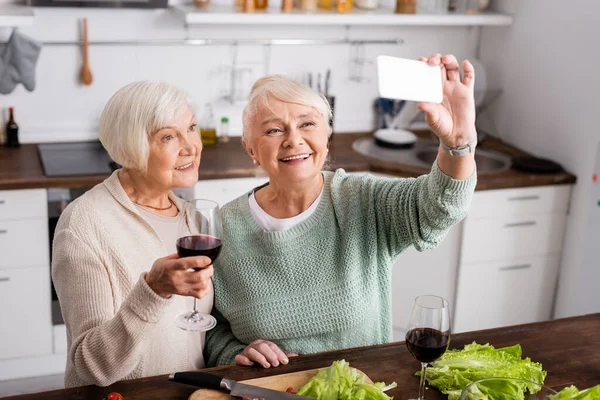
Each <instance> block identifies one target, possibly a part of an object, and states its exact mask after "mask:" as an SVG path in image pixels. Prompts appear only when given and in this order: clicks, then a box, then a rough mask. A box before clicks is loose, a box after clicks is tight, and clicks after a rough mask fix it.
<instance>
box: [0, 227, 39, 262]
mask: <svg viewBox="0 0 600 400" xmlns="http://www.w3.org/2000/svg"><path fill="white" fill-rule="evenodd" d="M48 242H49V241H48V220H47V219H23V220H0V254H2V257H0V270H1V269H3V268H15V267H30V266H33V265H44V264H48V263H49V262H50V254H49V252H48V251H49V250H48V246H49V243H48Z"/></svg>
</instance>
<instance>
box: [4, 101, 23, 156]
mask: <svg viewBox="0 0 600 400" xmlns="http://www.w3.org/2000/svg"><path fill="white" fill-rule="evenodd" d="M8 110H9V113H10V116H9V119H8V122H7V123H6V144H5V145H6V147H19V146H20V144H19V125H17V123H16V122H15V115H14V108H13V107H10V108H9V109H8Z"/></svg>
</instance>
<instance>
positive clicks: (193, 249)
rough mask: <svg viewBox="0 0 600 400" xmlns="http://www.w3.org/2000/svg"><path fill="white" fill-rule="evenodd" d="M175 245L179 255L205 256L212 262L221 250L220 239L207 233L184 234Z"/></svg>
mask: <svg viewBox="0 0 600 400" xmlns="http://www.w3.org/2000/svg"><path fill="white" fill-rule="evenodd" d="M175 245H176V246H177V254H179V257H194V256H206V257H208V258H210V259H211V261H213V262H214V261H215V260H216V258H217V257H218V256H219V253H220V252H221V239H219V238H216V237H214V236H209V235H192V236H184V237H182V238H179V239H177V242H176V243H175Z"/></svg>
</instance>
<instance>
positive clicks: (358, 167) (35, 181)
mask: <svg viewBox="0 0 600 400" xmlns="http://www.w3.org/2000/svg"><path fill="white" fill-rule="evenodd" d="M366 135H370V133H343V134H336V135H334V137H333V140H332V142H331V144H330V151H329V155H330V157H331V168H344V169H345V170H346V171H376V172H385V173H390V174H394V175H397V176H401V177H414V176H418V175H422V174H426V173H427V172H429V171H428V170H427V169H424V168H419V167H414V166H410V165H399V164H397V163H391V162H385V161H380V160H377V159H371V158H367V157H365V156H362V155H360V154H359V153H357V152H355V151H354V150H353V149H352V143H353V142H354V141H355V140H356V139H359V138H361V137H363V136H366ZM480 147H481V148H483V149H491V150H497V151H500V152H502V153H505V154H508V155H520V154H523V153H522V152H521V151H520V150H518V149H516V148H514V147H511V146H508V145H506V144H504V143H502V142H500V141H498V140H496V139H494V138H492V137H490V138H489V139H487V140H485V141H484V142H483V143H482V144H481V146H480ZM255 173H256V168H255V167H254V166H253V165H252V161H251V159H250V157H248V155H246V153H245V151H244V149H243V147H242V144H241V140H240V138H239V137H233V138H231V140H230V141H229V142H228V143H222V144H217V145H214V146H205V147H204V150H203V151H202V160H201V162H200V169H199V179H219V178H242V177H251V176H254V175H255ZM106 177H107V175H97V176H67V177H46V176H44V170H43V168H42V163H41V161H40V157H39V154H38V150H37V145H35V144H24V145H22V146H21V147H20V148H18V149H11V148H6V147H2V146H0V190H8V189H35V188H90V187H93V186H94V185H97V184H98V183H100V182H102V181H103V180H104V179H106ZM575 180H576V178H575V176H573V175H572V174H569V173H567V172H564V173H559V174H548V175H540V174H528V173H524V172H519V171H517V170H513V169H510V170H508V171H504V172H501V173H498V174H494V175H480V176H479V177H478V182H477V190H486V189H505V188H511V187H527V186H542V185H556V184H568V183H575Z"/></svg>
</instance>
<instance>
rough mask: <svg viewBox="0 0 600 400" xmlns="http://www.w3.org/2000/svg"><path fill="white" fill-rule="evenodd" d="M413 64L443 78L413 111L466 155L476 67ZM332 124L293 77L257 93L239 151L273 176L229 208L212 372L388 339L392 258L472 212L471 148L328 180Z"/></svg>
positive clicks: (451, 61)
mask: <svg viewBox="0 0 600 400" xmlns="http://www.w3.org/2000/svg"><path fill="white" fill-rule="evenodd" d="M421 60H422V61H427V62H428V63H430V64H432V65H440V66H441V70H442V79H443V87H444V100H443V103H442V104H432V103H420V104H419V108H420V109H421V110H423V111H425V113H426V117H427V122H428V123H429V126H430V127H431V129H432V130H433V131H434V132H435V133H436V135H437V136H438V137H439V138H440V141H441V142H442V143H443V144H444V145H445V146H447V147H449V148H455V149H457V148H460V147H463V146H465V145H467V144H469V145H470V146H471V148H472V147H474V145H475V143H474V141H475V140H476V131H475V105H474V98H473V83H474V70H473V67H472V66H471V64H470V63H469V62H468V61H464V62H463V64H462V67H463V70H464V79H463V80H462V82H461V80H460V69H459V65H458V62H457V61H456V58H455V57H454V56H452V55H446V56H443V57H442V56H441V55H439V54H435V55H433V56H432V57H430V58H421ZM330 116H331V110H330V108H329V105H328V104H327V102H326V100H325V99H324V98H323V97H322V96H320V95H318V94H316V93H314V92H312V91H311V90H310V89H309V88H307V87H305V86H302V85H300V84H298V83H296V82H295V81H293V80H291V79H288V78H285V77H282V76H268V77H265V78H262V79H261V80H259V81H258V82H256V83H255V85H254V87H253V88H252V92H251V94H250V98H249V102H248V105H247V106H246V109H245V110H244V115H243V118H244V132H243V134H244V137H243V143H244V146H245V148H246V150H247V152H248V154H249V155H250V157H252V159H253V160H254V163H255V165H260V166H261V167H262V168H263V169H264V170H265V171H266V173H267V174H268V176H269V179H270V180H269V183H268V184H266V185H264V186H261V187H258V188H256V189H254V190H252V191H251V192H249V193H247V194H244V195H243V196H241V197H239V198H238V199H236V200H234V201H232V202H231V203H229V204H227V205H226V206H225V207H224V208H223V223H224V231H225V233H224V237H223V243H225V246H223V252H222V253H221V256H220V258H219V259H218V260H217V262H216V265H215V269H216V271H217V273H216V274H215V281H214V285H215V310H214V313H215V315H216V316H217V318H218V319H219V321H220V323H219V324H218V325H217V327H216V328H215V329H213V330H212V331H211V332H209V333H208V336H207V344H206V350H205V351H206V354H207V357H208V358H207V359H208V364H209V365H221V364H230V363H233V362H234V361H235V362H236V363H238V364H242V365H251V364H253V362H257V363H259V364H260V365H262V366H263V367H265V368H268V367H269V366H278V365H279V364H281V363H284V364H285V363H287V362H288V358H287V356H289V355H290V353H291V354H293V353H304V354H306V353H316V352H321V351H328V350H334V349H342V348H349V347H357V346H365V345H371V344H377V343H384V342H389V341H390V340H391V338H392V336H391V330H392V329H391V315H390V312H391V304H390V280H391V267H392V264H393V261H394V259H395V258H396V257H397V256H398V255H399V254H400V253H402V252H403V251H404V250H405V249H406V248H407V247H409V246H414V247H416V248H417V249H418V250H420V251H421V250H425V249H429V248H432V247H435V246H436V245H438V244H439V243H440V241H441V240H442V239H443V238H444V236H445V235H446V233H447V231H448V229H449V228H450V227H451V226H452V225H453V224H455V223H456V222H458V221H459V220H461V219H462V218H463V217H464V216H465V214H466V212H467V209H468V207H469V204H470V201H471V197H472V194H473V191H474V188H475V183H476V174H475V161H474V154H473V153H472V152H471V153H468V154H466V155H462V156H458V155H454V156H453V155H451V154H450V152H448V151H447V150H446V149H445V148H443V147H441V146H440V149H439V152H438V157H437V161H436V162H435V163H434V165H433V166H432V169H431V172H430V173H429V174H428V175H424V176H421V177H419V178H416V179H395V178H380V177H374V176H372V175H366V174H361V175H349V174H346V173H345V172H344V171H343V170H337V171H335V172H328V171H322V170H321V169H322V167H323V165H324V163H325V160H326V159H327V153H328V136H329V135H330V134H331V128H330V127H329V124H328V120H329V117H330ZM417 267H418V266H409V265H407V266H406V268H417Z"/></svg>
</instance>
